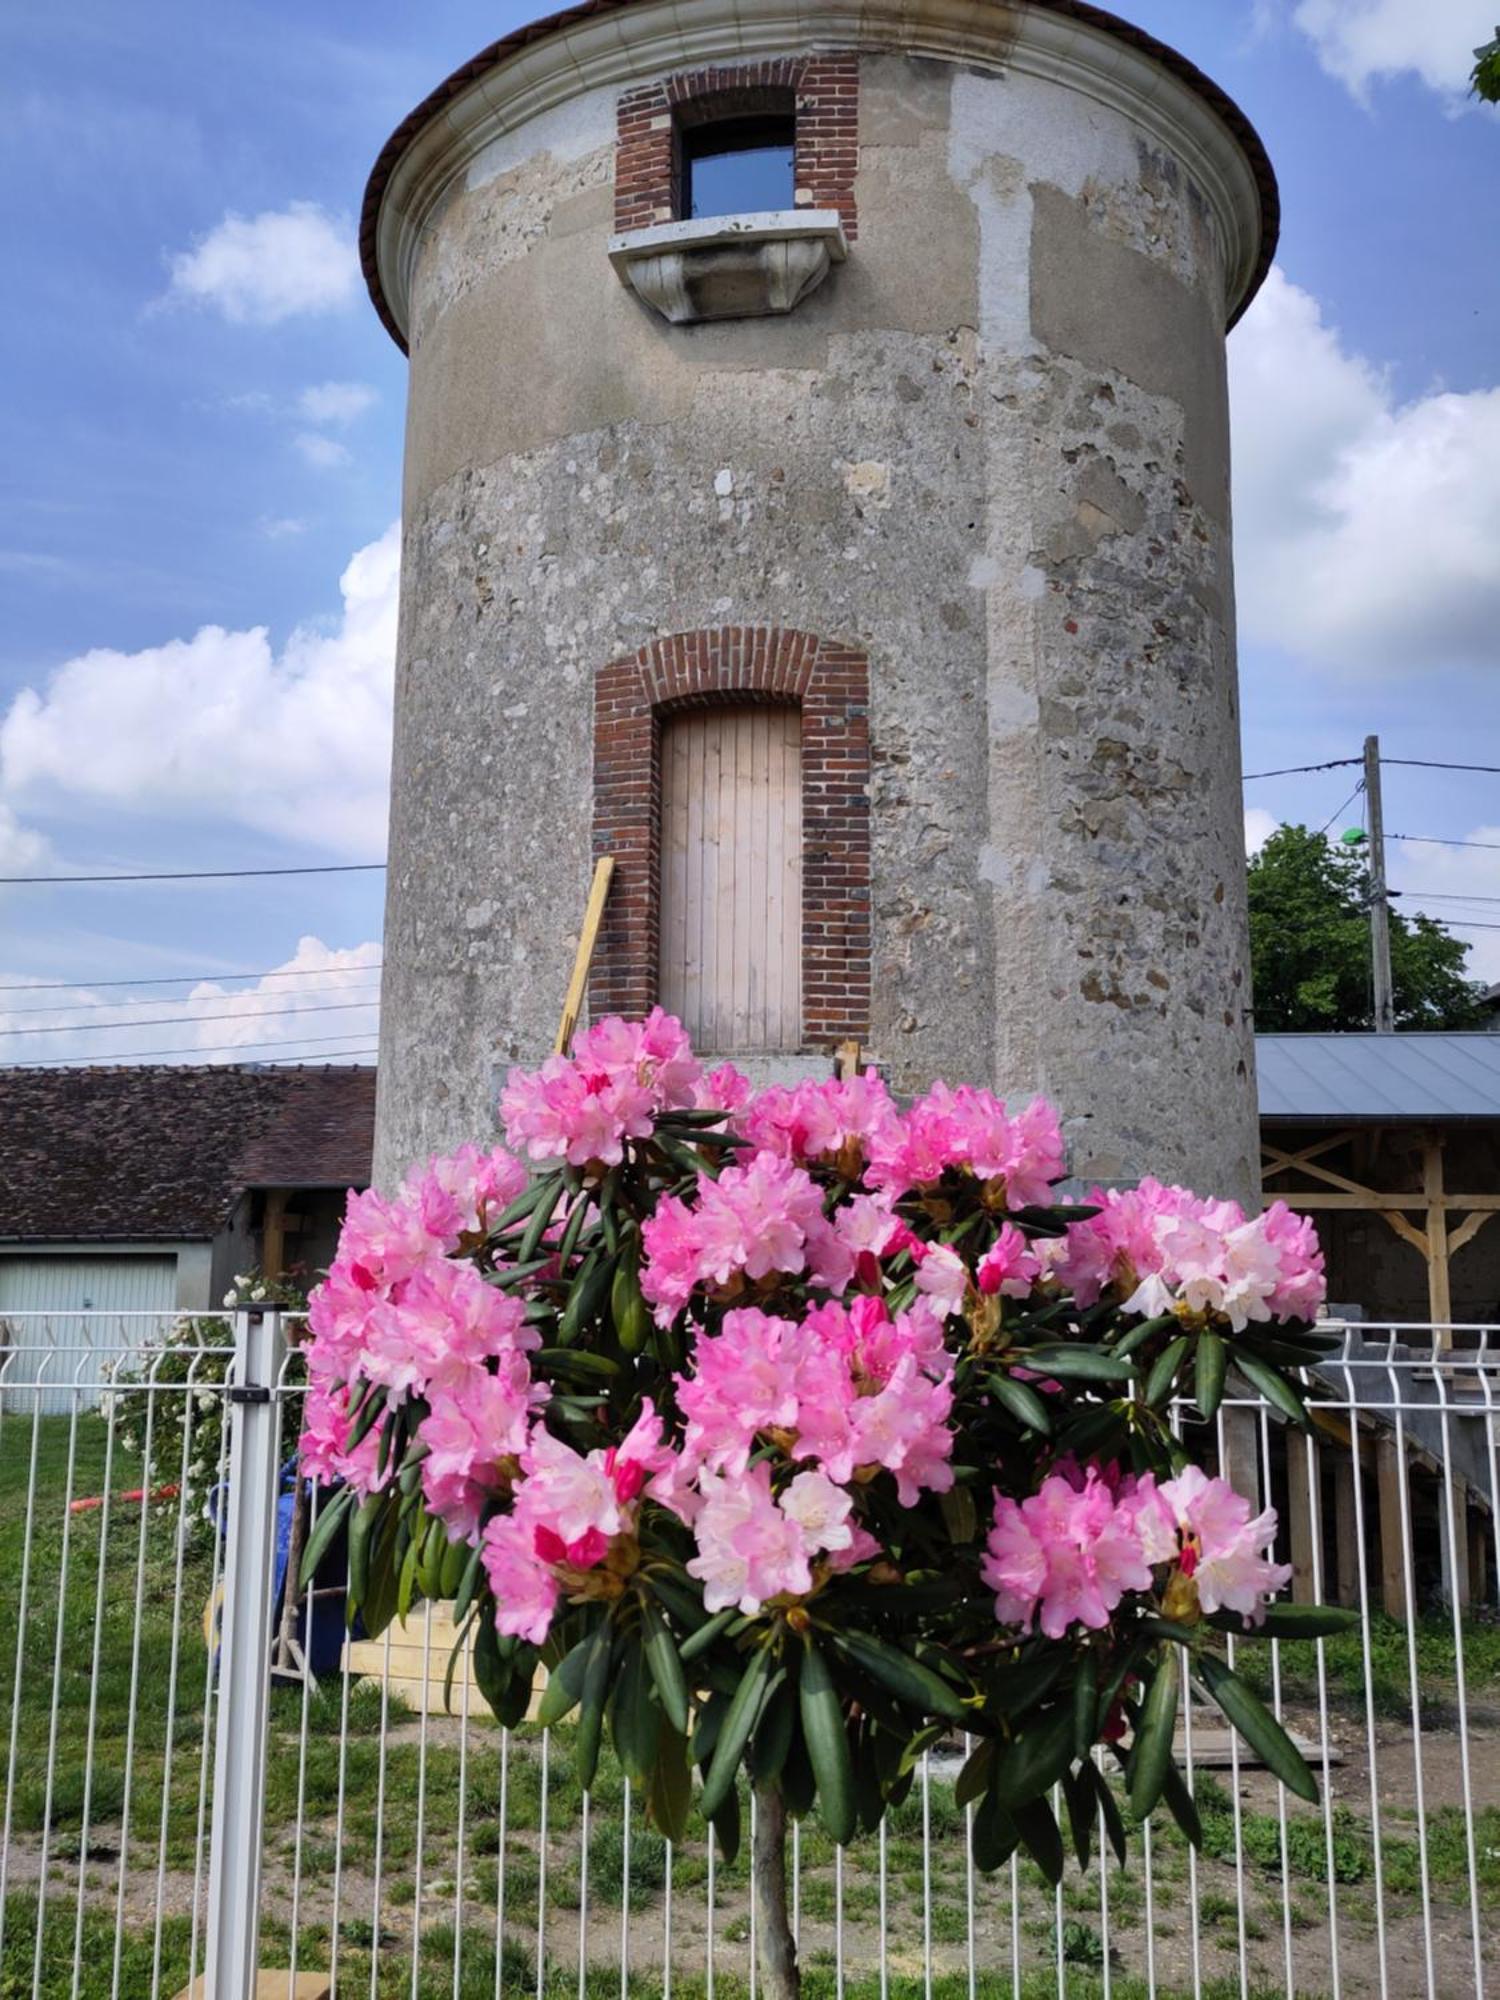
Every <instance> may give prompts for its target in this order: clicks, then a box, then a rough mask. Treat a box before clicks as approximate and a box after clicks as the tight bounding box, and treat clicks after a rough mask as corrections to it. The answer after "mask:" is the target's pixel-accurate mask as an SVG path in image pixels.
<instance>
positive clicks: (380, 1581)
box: [360, 1507, 401, 1639]
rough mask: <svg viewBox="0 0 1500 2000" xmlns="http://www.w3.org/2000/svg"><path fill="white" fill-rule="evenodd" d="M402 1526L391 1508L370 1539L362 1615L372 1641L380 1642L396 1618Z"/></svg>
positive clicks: (361, 1607) (387, 1510)
mask: <svg viewBox="0 0 1500 2000" xmlns="http://www.w3.org/2000/svg"><path fill="white" fill-rule="evenodd" d="M400 1527H401V1523H400V1521H399V1520H398V1518H397V1516H396V1513H395V1511H394V1509H392V1508H389V1507H388V1508H387V1509H386V1510H385V1513H384V1515H383V1517H382V1518H381V1519H380V1520H379V1521H378V1522H377V1524H376V1526H375V1530H374V1533H373V1534H372V1535H371V1537H370V1553H369V1566H368V1574H367V1577H366V1580H365V1594H364V1599H363V1601H362V1603H361V1605H360V1616H361V1617H362V1618H363V1619H364V1622H365V1632H366V1634H367V1636H368V1637H369V1638H371V1639H378V1638H379V1637H380V1635H381V1633H382V1632H383V1631H384V1630H385V1628H386V1626H387V1625H389V1624H390V1622H391V1620H392V1618H394V1617H395V1615H396V1593H397V1589H398V1587H399V1578H398V1574H397V1572H398V1569H399V1567H400V1565H399V1564H398V1562H397V1557H396V1537H397V1534H398V1533H399V1531H400Z"/></svg>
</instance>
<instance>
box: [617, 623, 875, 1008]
mask: <svg viewBox="0 0 1500 2000" xmlns="http://www.w3.org/2000/svg"><path fill="white" fill-rule="evenodd" d="M723 701H735V702H742V701H777V702H786V703H788V704H795V706H796V707H797V708H798V710H799V711H800V713H801V718H802V837H803V873H802V1015H803V1039H804V1040H805V1041H806V1042H809V1043H812V1044H814V1045H819V1044H829V1043H836V1042H840V1041H843V1040H845V1039H846V1038H848V1037H851V1036H852V1037H853V1038H854V1039H856V1040H860V1041H862V1040H864V1039H866V1038H867V1037H868V1035H869V1032H870V795H869V781H870V733H869V704H870V669H869V662H868V661H867V660H866V658H865V656H864V654H863V653H861V652H859V651H857V650H856V649H855V648H854V647H850V646H839V645H836V644H833V643H831V642H830V641H827V640H823V639H818V638H815V637H814V636H812V635H811V634H810V633H806V632H785V631H776V630H769V629H767V628H765V627H758V626H751V627H749V628H745V627H740V626H727V627H721V628H719V629H718V630H715V631H710V632H680V633H676V634H674V635H673V636H672V637H671V638H668V639H659V640H654V641H653V642H652V643H651V644H650V645H649V646H643V647H642V648H641V649H640V651H639V652H637V653H635V654H633V655H632V656H631V657H630V658H629V659H626V660H617V661H615V662H613V664H611V665H610V666H608V667H606V668H604V670H603V671H602V672H601V673H600V675H599V677H598V680H597V681H596V683H595V687H594V853H595V854H596V855H604V854H612V855H613V856H614V857H615V861H616V864H617V874H616V878H615V882H614V886H613V887H612V889H611V891H610V898H609V903H608V905H607V906H606V912H605V921H604V928H603V930H602V931H601V933H600V936H599V945H598V950H597V952H596V954H595V958H594V966H593V973H592V977H591V979H590V982H589V1005H590V1007H591V1008H592V1010H593V1012H594V1014H595V1015H596V1016H598V1015H600V1014H643V1013H645V1012H646V1010H647V1009H648V1008H650V1007H652V1006H653V1005H654V1004H655V1002H656V997H657V993H656V972H657V948H658V943H659V937H658V929H657V918H658V911H659V903H658V892H657V885H658V879H659V870H660V859H661V857H660V851H659V834H660V815H661V768H660V757H659V751H660V742H661V724H662V721H663V718H664V717H666V716H667V715H670V714H671V713H672V712H673V711H674V710H677V709H684V708H704V707H708V706H709V705H711V704H713V703H715V702H723Z"/></svg>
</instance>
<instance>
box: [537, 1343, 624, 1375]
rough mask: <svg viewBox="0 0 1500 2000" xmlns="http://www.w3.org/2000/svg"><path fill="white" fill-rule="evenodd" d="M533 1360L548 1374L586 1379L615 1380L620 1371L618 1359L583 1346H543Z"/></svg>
mask: <svg viewBox="0 0 1500 2000" xmlns="http://www.w3.org/2000/svg"><path fill="white" fill-rule="evenodd" d="M532 1360H533V1363H534V1365H535V1366H536V1367H537V1368H538V1369H539V1370H540V1371H541V1372H542V1373H543V1374H544V1375H548V1376H552V1375H577V1376H581V1377H582V1378H583V1379H584V1380H585V1381H587V1380H588V1379H589V1378H590V1377H592V1378H593V1380H594V1381H596V1382H613V1381H614V1379H615V1377H616V1376H617V1375H618V1374H619V1372H620V1364H619V1362H618V1361H612V1360H611V1359H610V1357H609V1356H608V1355H607V1354H590V1353H589V1352H588V1351H587V1350H586V1349H585V1348H581V1347H543V1348H540V1349H539V1350H538V1351H537V1353H536V1354H535V1355H533V1356H532Z"/></svg>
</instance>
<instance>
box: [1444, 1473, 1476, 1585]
mask: <svg viewBox="0 0 1500 2000" xmlns="http://www.w3.org/2000/svg"><path fill="white" fill-rule="evenodd" d="M1450 1486H1451V1494H1450ZM1445 1501H1446V1502H1447V1506H1446V1507H1445V1505H1444V1503H1445ZM1444 1512H1447V1513H1448V1520H1447V1523H1446V1525H1445V1526H1444V1528H1443V1530H1442V1532H1441V1535H1440V1540H1441V1543H1442V1563H1443V1598H1444V1601H1445V1602H1446V1603H1448V1604H1451V1605H1453V1606H1454V1608H1455V1609H1456V1610H1459V1611H1467V1610H1468V1608H1469V1604H1470V1601H1471V1598H1472V1595H1473V1592H1472V1588H1471V1584H1470V1578H1469V1487H1468V1482H1467V1481H1466V1480H1463V1479H1460V1478H1459V1477H1458V1475H1457V1474H1456V1473H1455V1474H1454V1475H1453V1476H1452V1478H1451V1481H1450V1480H1448V1479H1440V1480H1439V1481H1438V1513H1439V1515H1440V1516H1441V1515H1442V1514H1443V1513H1444Z"/></svg>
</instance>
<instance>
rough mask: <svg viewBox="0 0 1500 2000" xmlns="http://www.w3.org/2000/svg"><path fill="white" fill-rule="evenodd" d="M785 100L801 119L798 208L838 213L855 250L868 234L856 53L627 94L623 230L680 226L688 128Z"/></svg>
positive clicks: (679, 79)
mask: <svg viewBox="0 0 1500 2000" xmlns="http://www.w3.org/2000/svg"><path fill="white" fill-rule="evenodd" d="M781 93H786V94H787V95H788V96H789V97H790V98H791V100H792V102H793V103H794V104H795V107H796V114H797V152H796V163H795V165H796V171H795V194H794V197H793V199H794V201H795V203H796V206H797V207H798V208H836V209H837V210H838V212H839V215H840V216H841V217H842V219H843V224H844V233H845V235H846V236H847V237H848V238H849V240H850V241H851V242H853V240H854V238H855V236H856V235H857V234H858V231H859V219H858V216H857V215H856V213H855V207H854V175H855V172H856V169H857V168H858V166H859V58H858V57H857V56H856V55H854V54H853V53H852V52H850V51H845V52H842V53H839V54H834V55H816V56H778V57H776V58H774V59H772V60H770V61H767V62H754V63H741V64H737V65H736V66H735V67H734V68H730V69H703V70H696V71H694V72H693V73H691V74H684V75H680V76H669V77H663V78H662V79H661V80H660V81H659V82H656V83H648V84H643V85H642V86H641V87H640V88H639V89H636V90H627V91H626V92H625V93H624V95H623V96H622V97H621V99H620V104H619V116H618V141H617V144H616V149H615V228H616V229H617V230H620V231H624V230H630V229H646V228H649V226H650V225H651V224H652V223H654V222H671V221H673V220H674V219H675V218H676V215H677V189H678V186H679V163H678V146H677V135H678V132H679V130H680V128H681V126H682V124H683V123H685V122H688V123H691V122H701V121H702V119H703V118H705V117H731V116H735V115H737V114H741V113H744V112H746V111H749V110H755V109H760V108H763V107H764V106H765V105H766V103H767V101H768V100H771V101H774V100H775V98H776V97H777V96H778V95H779V94H781Z"/></svg>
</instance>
